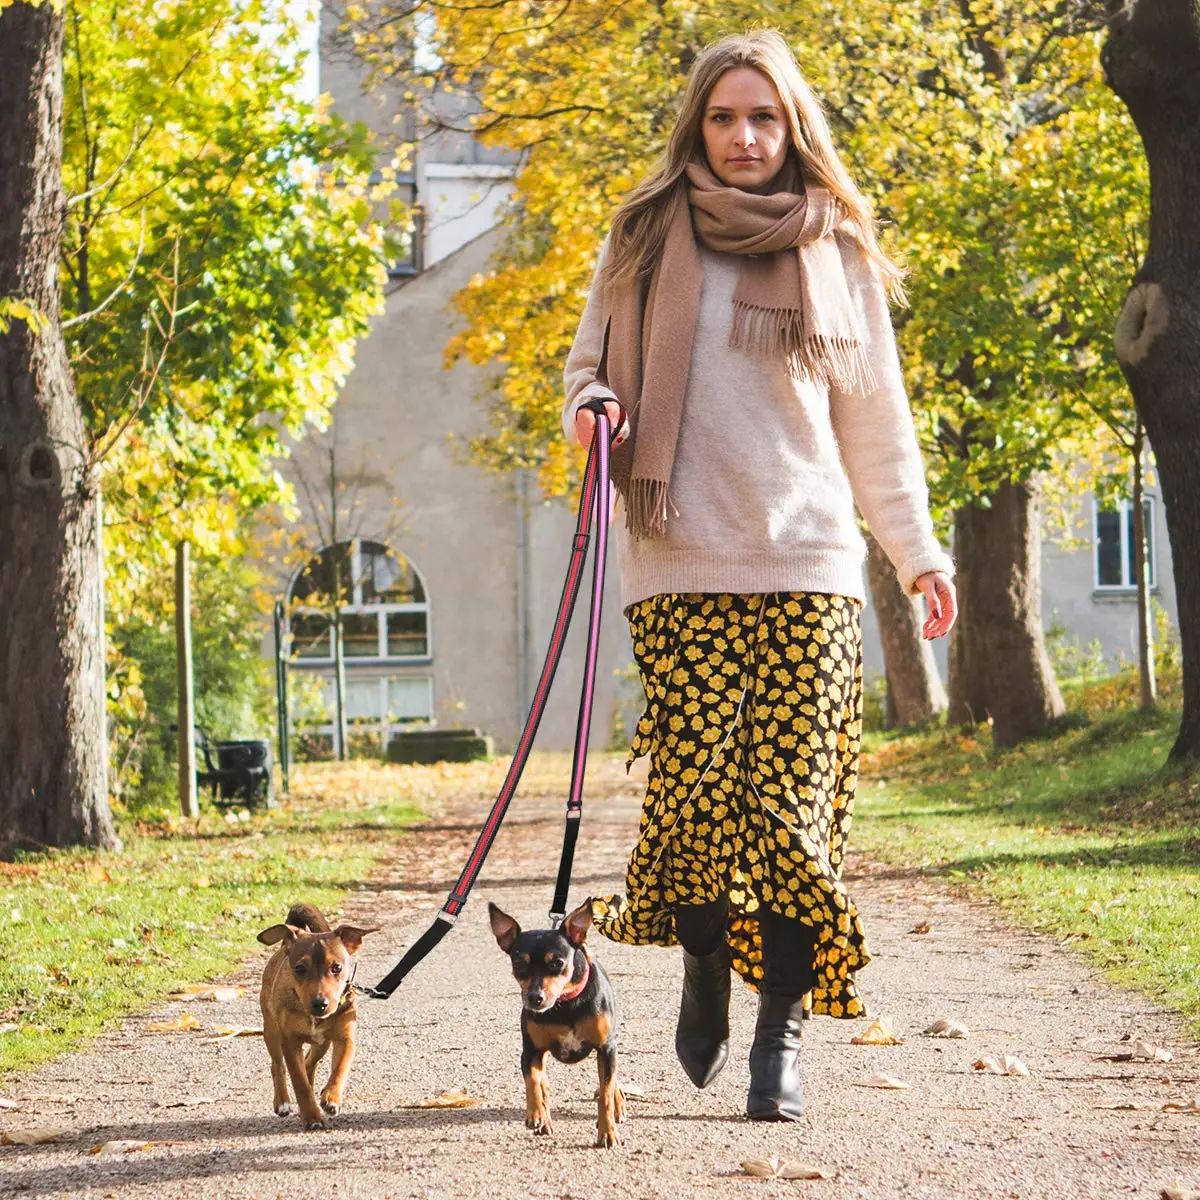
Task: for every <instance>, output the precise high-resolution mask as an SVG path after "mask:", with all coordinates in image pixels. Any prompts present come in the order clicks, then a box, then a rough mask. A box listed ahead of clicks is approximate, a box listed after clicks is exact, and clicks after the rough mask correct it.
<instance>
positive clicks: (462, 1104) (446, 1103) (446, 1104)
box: [400, 1088, 483, 1108]
mask: <svg viewBox="0 0 1200 1200" xmlns="http://www.w3.org/2000/svg"><path fill="white" fill-rule="evenodd" d="M482 1103H483V1098H482V1097H480V1096H472V1095H471V1094H470V1092H468V1091H467V1089H466V1088H455V1089H454V1090H453V1091H449V1092H441V1093H440V1094H439V1095H437V1096H426V1097H425V1099H424V1100H418V1101H417V1102H416V1103H415V1104H402V1105H400V1107H401V1108H474V1107H475V1105H476V1104H482Z"/></svg>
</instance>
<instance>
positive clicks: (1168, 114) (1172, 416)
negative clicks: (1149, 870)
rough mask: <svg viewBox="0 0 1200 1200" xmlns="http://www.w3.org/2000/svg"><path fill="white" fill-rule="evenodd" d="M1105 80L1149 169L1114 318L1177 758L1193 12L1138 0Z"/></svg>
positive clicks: (1195, 59) (1188, 708)
mask: <svg viewBox="0 0 1200 1200" xmlns="http://www.w3.org/2000/svg"><path fill="white" fill-rule="evenodd" d="M1102 57H1103V64H1104V70H1105V77H1106V79H1107V81H1108V85H1109V86H1110V87H1111V88H1112V89H1113V91H1114V92H1115V93H1116V94H1117V95H1118V96H1119V97H1120V98H1121V99H1122V100H1123V101H1124V103H1125V106H1126V107H1127V108H1128V109H1129V113H1130V115H1131V116H1132V117H1133V120H1134V123H1135V124H1136V125H1137V129H1138V133H1139V134H1140V135H1141V138H1142V145H1143V147H1144V148H1145V151H1146V160H1147V162H1148V163H1149V166H1150V238H1149V243H1148V246H1147V251H1146V258H1145V261H1144V262H1143V263H1142V266H1141V269H1140V270H1139V271H1138V273H1137V275H1136V276H1135V277H1134V280H1133V286H1132V287H1131V289H1130V292H1129V295H1128V296H1127V297H1126V300H1125V306H1124V308H1123V309H1122V310H1121V316H1120V318H1119V319H1118V321H1117V329H1116V335H1115V339H1114V340H1115V342H1116V350H1117V358H1118V360H1119V361H1120V363H1121V369H1122V371H1123V372H1124V373H1125V378H1126V380H1127V381H1128V383H1129V388H1130V391H1131V392H1132V393H1133V401H1134V404H1135V405H1136V406H1137V411H1138V415H1139V416H1140V417H1141V418H1142V420H1143V421H1144V422H1145V425H1146V432H1147V434H1148V435H1149V438H1150V444H1151V445H1152V446H1153V447H1154V457H1155V461H1156V464H1157V467H1158V474H1159V478H1160V480H1161V481H1162V494H1163V502H1164V504H1165V505H1166V511H1167V531H1168V533H1169V534H1170V538H1171V556H1172V559H1173V561H1174V567H1175V594H1176V599H1177V602H1178V606H1179V636H1180V644H1181V648H1182V651H1183V717H1182V720H1181V722H1180V726H1179V735H1178V737H1177V738H1176V741H1175V745H1174V748H1173V749H1172V751H1171V756H1172V758H1175V759H1185V758H1196V757H1197V756H1200V489H1197V488H1196V486H1195V473H1196V464H1197V463H1198V462H1200V222H1198V221H1197V219H1196V205H1197V197H1198V196H1200V11H1197V8H1196V5H1195V3H1194V0H1136V3H1133V4H1130V5H1128V6H1124V7H1122V9H1121V11H1120V12H1118V13H1117V14H1116V15H1115V16H1114V18H1113V20H1112V23H1111V25H1110V32H1109V37H1108V41H1107V42H1106V43H1105V46H1104V51H1103V56H1102Z"/></svg>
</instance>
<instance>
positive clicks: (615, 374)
mask: <svg viewBox="0 0 1200 1200" xmlns="http://www.w3.org/2000/svg"><path fill="white" fill-rule="evenodd" d="M687 178H688V187H687V202H686V203H684V202H683V199H682V196H681V197H680V199H678V200H677V201H676V205H675V211H674V213H673V215H672V218H671V224H670V227H669V228H668V231H667V237H666V241H665V243H664V245H663V251H662V257H661V258H660V260H659V262H658V264H657V265H656V267H655V270H654V273H653V275H652V276H651V279H650V287H649V291H648V292H647V291H646V290H645V289H644V287H643V286H642V283H641V281H640V280H630V281H628V282H626V281H624V280H623V281H621V282H620V283H618V284H617V285H616V286H614V287H612V288H610V289H609V293H608V296H607V302H606V307H607V309H608V320H607V328H606V333H605V351H604V359H603V361H602V364H601V372H602V378H604V380H605V382H606V383H607V384H608V385H609V386H610V387H611V388H612V390H613V391H614V392H615V393H616V394H617V396H618V398H619V399H620V400H621V403H622V404H623V405H624V406H625V407H626V409H627V410H628V412H629V422H630V436H629V438H627V439H626V441H625V442H624V443H623V444H622V445H621V446H618V447H616V448H615V449H614V451H613V455H612V478H613V483H614V484H615V485H616V487H617V490H618V491H619V492H620V494H621V497H622V499H623V500H624V501H625V507H626V524H627V526H628V528H629V532H630V533H631V534H632V536H633V537H634V538H635V539H637V538H642V537H661V536H662V535H663V533H664V532H665V530H666V524H667V513H668V509H672V510H674V505H673V504H672V503H671V499H670V495H669V490H668V489H669V486H670V482H671V468H672V466H673V464H674V461H675V444H676V441H677V440H678V437H679V422H680V419H681V417H682V415H683V398H684V394H685V393H686V391H687V383H688V372H689V369H690V367H691V361H692V339H693V337H694V335H695V330H696V317H697V314H698V311H699V307H700V285H701V274H702V271H701V264H700V256H699V253H698V251H697V249H696V238H697V237H699V239H700V241H702V242H703V243H704V244H705V245H706V246H707V247H708V248H709V249H710V250H718V251H721V252H723V253H727V254H740V255H743V259H742V264H741V277H740V279H739V280H738V285H737V289H736V290H735V292H734V297H733V333H732V336H731V337H730V342H729V344H730V346H732V347H734V348H744V349H747V350H749V351H751V352H753V353H755V354H761V355H764V356H767V355H771V356H774V355H778V356H780V357H785V358H786V359H787V363H788V369H789V371H790V372H791V374H792V375H793V376H795V377H796V378H807V379H811V380H814V381H816V382H820V383H825V384H830V383H832V384H836V385H837V386H838V387H839V388H841V389H842V390H846V391H848V390H851V389H852V388H853V387H854V386H855V385H859V386H861V387H862V388H863V389H864V390H868V391H869V390H871V389H873V388H874V387H875V380H874V376H873V374H872V372H871V365H870V363H869V362H868V360H867V354H866V351H865V349H864V347H863V342H862V338H861V337H860V336H859V333H858V330H857V327H856V323H855V317H854V309H853V306H852V304H851V301H850V292H849V289H848V287H847V286H846V277H845V273H844V271H843V270H842V260H841V256H840V255H839V253H838V248H837V243H836V240H835V239H834V237H833V231H834V229H835V227H836V226H837V224H838V223H839V221H840V220H841V216H842V214H841V211H840V208H839V205H838V203H837V202H836V201H835V200H834V199H833V197H832V196H831V195H830V193H829V192H828V190H827V189H825V188H822V187H815V186H812V185H807V186H806V185H805V184H804V183H803V182H802V181H801V179H800V175H799V171H798V169H797V167H796V166H795V164H794V163H789V165H788V166H787V167H785V168H784V170H783V171H781V172H780V174H779V176H778V177H777V180H776V188H777V190H776V191H775V192H773V193H772V194H770V195H759V194H757V193H754V192H745V191H742V189H740V188H735V187H727V186H726V185H724V184H722V183H721V182H720V181H719V180H718V179H717V178H716V177H715V176H714V175H713V174H712V173H711V172H710V171H709V170H708V168H707V167H705V166H703V165H701V164H700V163H698V162H692V163H690V164H689V165H688V167H687ZM797 189H798V190H797ZM605 368H606V371H605ZM731 415H732V409H731ZM674 511H678V510H674Z"/></svg>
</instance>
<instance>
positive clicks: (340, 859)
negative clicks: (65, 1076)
mask: <svg viewBox="0 0 1200 1200" xmlns="http://www.w3.org/2000/svg"><path fill="white" fill-rule="evenodd" d="M296 774H297V775H298V781H297V784H296V786H295V787H294V788H293V796H292V799H291V801H290V803H288V804H286V805H283V806H281V807H279V808H278V809H275V810H272V811H270V812H267V813H263V814H261V815H253V816H250V817H249V819H248V820H237V819H236V818H235V819H234V820H232V821H231V820H228V819H227V818H226V816H225V814H224V813H222V812H219V811H212V810H208V811H206V812H205V813H204V815H203V816H202V817H201V819H200V821H199V823H198V824H196V825H195V826H193V825H192V824H190V823H188V824H187V825H186V826H184V827H178V828H175V829H170V828H165V827H154V826H146V825H139V824H137V823H135V822H134V821H132V820H130V819H128V818H124V819H119V826H120V833H121V837H122V839H123V842H124V849H123V850H122V851H120V852H118V853H112V854H96V853H83V852H63V853H54V854H38V855H30V856H26V857H23V858H22V859H20V860H19V861H17V862H15V863H0V933H2V934H3V937H0V1030H3V1032H2V1033H0V1073H6V1072H9V1071H12V1070H14V1069H16V1068H21V1067H28V1066H30V1065H32V1064H34V1063H37V1062H41V1061H44V1060H45V1059H47V1058H49V1057H51V1056H53V1055H55V1054H58V1053H61V1052H62V1051H64V1050H69V1049H74V1048H76V1047H78V1046H79V1045H80V1044H81V1043H82V1042H83V1041H84V1040H85V1039H87V1038H89V1037H91V1036H92V1035H94V1034H96V1033H97V1032H99V1031H100V1030H101V1029H103V1028H105V1027H106V1026H108V1025H110V1024H111V1023H112V1022H113V1020H114V1019H115V1018H116V1017H118V1016H120V1015H122V1014H124V1013H129V1012H136V1011H138V1010H140V1009H144V1008H146V1007H147V1006H148V1005H150V1004H151V1003H153V1002H154V1001H156V1000H161V998H162V997H163V995H164V994H165V993H166V992H168V991H170V990H171V989H172V988H173V987H178V986H181V985H184V984H188V983H196V982H201V981H204V980H206V979H212V978H214V977H215V976H218V975H220V974H221V973H222V972H225V971H227V970H228V969H229V968H230V967H231V966H232V965H233V964H234V963H235V962H237V961H238V960H239V959H240V958H243V957H245V956H246V955H247V954H249V953H250V952H251V951H252V950H255V949H257V947H256V945H255V937H256V935H257V933H258V931H259V930H260V929H262V928H265V926H266V925H269V924H272V923H274V922H275V921H278V920H282V918H283V917H284V915H285V914H286V912H287V908H288V905H289V904H290V903H292V902H293V901H294V900H297V899H305V900H309V901H311V902H313V903H316V904H318V905H321V906H324V907H326V908H328V909H334V908H336V907H337V905H338V903H339V901H340V899H341V898H342V897H343V896H344V894H345V888H346V887H347V886H348V885H350V884H352V883H353V882H355V881H358V880H362V879H365V878H366V877H367V875H368V873H369V872H370V869H371V866H372V864H373V862H374V861H375V859H376V857H377V856H378V854H379V853H380V852H381V850H382V849H383V848H384V846H385V845H386V843H387V841H388V840H389V839H392V838H394V836H395V832H394V831H395V830H396V828H397V827H399V826H402V825H404V824H406V823H407V822H410V821H411V820H412V819H413V818H414V817H416V816H417V815H419V813H420V812H421V810H422V807H423V805H424V804H425V803H426V802H427V801H428V800H429V799H430V798H431V797H432V795H433V792H434V789H435V787H436V778H435V776H434V775H433V774H431V773H430V772H429V771H428V770H427V771H425V772H424V773H422V771H421V770H419V769H416V770H413V769H409V770H407V771H406V772H405V773H403V774H401V773H400V769H398V768H388V767H386V766H383V765H382V764H372V763H355V764H351V765H349V766H347V767H343V768H341V769H340V770H339V769H338V768H337V767H336V766H333V765H332V764H331V765H329V766H312V767H308V768H301V769H300V770H299V771H298V772H297V773H296Z"/></svg>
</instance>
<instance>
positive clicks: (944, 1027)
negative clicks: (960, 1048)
mask: <svg viewBox="0 0 1200 1200" xmlns="http://www.w3.org/2000/svg"><path fill="white" fill-rule="evenodd" d="M924 1033H925V1036H926V1037H940V1038H965V1037H970V1036H971V1031H970V1030H969V1029H968V1028H967V1027H966V1026H965V1025H964V1024H963V1023H962V1022H961V1021H955V1020H953V1019H951V1018H950V1017H938V1019H937V1020H936V1021H934V1023H933V1024H932V1025H930V1027H929V1028H928V1029H926V1030H924Z"/></svg>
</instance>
